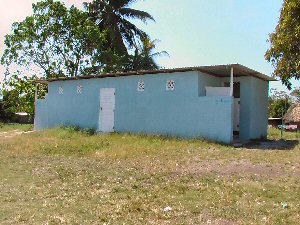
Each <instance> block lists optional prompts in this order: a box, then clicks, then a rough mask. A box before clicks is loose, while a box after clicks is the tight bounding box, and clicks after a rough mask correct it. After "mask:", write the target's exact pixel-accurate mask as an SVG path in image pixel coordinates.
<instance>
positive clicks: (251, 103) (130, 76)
mask: <svg viewBox="0 0 300 225" xmlns="http://www.w3.org/2000/svg"><path fill="white" fill-rule="evenodd" d="M273 80H274V79H273V78H271V77H269V76H266V75H264V74H262V73H259V72H256V71H254V70H252V69H249V68H247V67H245V66H242V65H240V64H232V65H218V66H201V67H191V68H178V69H163V70H156V71H137V72H126V73H115V74H103V75H89V76H79V77H69V78H56V79H49V80H43V81H39V82H41V83H47V84H48V93H47V95H46V96H45V98H44V99H36V102H35V107H36V108H35V119H34V127H35V129H36V130H41V129H46V128H52V127H57V126H61V125H65V126H68V125H76V126H80V127H82V128H93V129H96V130H98V131H100V132H113V131H117V132H134V133H148V134H162V135H169V136H175V137H184V138H206V139H209V140H213V141H218V142H223V143H231V142H232V140H233V138H234V137H237V138H240V139H241V140H248V139H259V138H266V137H267V127H268V116H267V110H268V86H269V81H273Z"/></svg>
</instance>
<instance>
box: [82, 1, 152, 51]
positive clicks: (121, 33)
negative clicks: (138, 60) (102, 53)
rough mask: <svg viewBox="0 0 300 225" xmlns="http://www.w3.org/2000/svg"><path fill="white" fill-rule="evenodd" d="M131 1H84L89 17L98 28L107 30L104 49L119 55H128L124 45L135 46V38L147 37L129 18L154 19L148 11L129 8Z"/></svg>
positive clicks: (144, 20)
mask: <svg viewBox="0 0 300 225" xmlns="http://www.w3.org/2000/svg"><path fill="white" fill-rule="evenodd" d="M133 2H135V0H93V2H91V3H84V5H85V8H86V9H87V10H88V12H89V15H90V17H91V18H92V19H93V20H94V21H95V23H96V24H98V26H99V27H100V29H105V30H107V45H106V48H105V49H115V50H116V53H117V54H118V55H119V56H123V55H128V52H127V48H126V46H128V47H129V48H132V47H136V46H137V40H141V39H144V38H146V37H147V34H146V33H145V32H144V31H142V30H141V29H139V28H138V27H137V26H136V25H134V24H133V23H132V22H130V20H129V19H139V20H141V21H143V22H147V21H148V20H153V21H154V19H153V17H152V16H151V15H150V14H149V13H147V12H144V11H140V10H136V9H132V8H130V5H131V4H132V3H133Z"/></svg>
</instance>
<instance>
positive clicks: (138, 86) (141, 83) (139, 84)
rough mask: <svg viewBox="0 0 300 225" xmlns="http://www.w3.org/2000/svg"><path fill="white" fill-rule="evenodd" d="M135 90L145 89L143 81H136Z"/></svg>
mask: <svg viewBox="0 0 300 225" xmlns="http://www.w3.org/2000/svg"><path fill="white" fill-rule="evenodd" d="M137 91H145V82H144V81H139V82H138V85H137Z"/></svg>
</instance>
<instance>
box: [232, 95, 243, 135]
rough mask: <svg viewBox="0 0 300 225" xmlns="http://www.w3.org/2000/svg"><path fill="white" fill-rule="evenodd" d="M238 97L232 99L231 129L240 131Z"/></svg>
mask: <svg viewBox="0 0 300 225" xmlns="http://www.w3.org/2000/svg"><path fill="white" fill-rule="evenodd" d="M240 102H241V99H240V98H235V99H234V118H233V131H240Z"/></svg>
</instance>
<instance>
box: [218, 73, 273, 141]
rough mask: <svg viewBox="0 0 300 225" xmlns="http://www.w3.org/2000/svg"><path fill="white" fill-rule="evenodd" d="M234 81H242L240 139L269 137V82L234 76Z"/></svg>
mask: <svg viewBox="0 0 300 225" xmlns="http://www.w3.org/2000/svg"><path fill="white" fill-rule="evenodd" d="M223 82H229V78H223ZM234 82H240V95H241V96H240V139H241V140H250V139H260V138H267V133H268V88H269V86H268V85H269V83H268V82H267V81H263V80H261V79H258V78H255V77H234Z"/></svg>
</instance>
